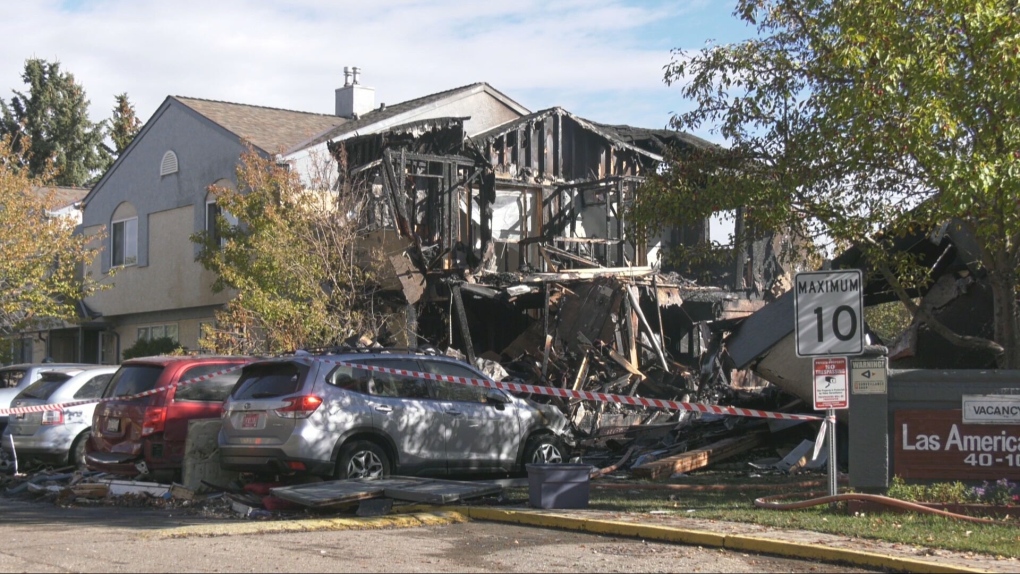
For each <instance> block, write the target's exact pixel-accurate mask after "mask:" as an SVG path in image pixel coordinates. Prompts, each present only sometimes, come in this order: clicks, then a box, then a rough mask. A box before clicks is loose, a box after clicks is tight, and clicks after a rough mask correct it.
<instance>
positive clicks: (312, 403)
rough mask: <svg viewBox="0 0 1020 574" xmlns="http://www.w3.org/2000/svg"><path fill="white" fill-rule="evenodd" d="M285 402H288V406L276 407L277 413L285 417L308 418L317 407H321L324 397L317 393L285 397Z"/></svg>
mask: <svg viewBox="0 0 1020 574" xmlns="http://www.w3.org/2000/svg"><path fill="white" fill-rule="evenodd" d="M283 402H285V403H287V406H285V407H283V408H279V409H276V410H275V412H276V414H277V415H279V416H281V417H283V418H285V419H306V418H308V417H309V416H310V415H311V414H312V413H313V412H315V409H317V408H319V405H321V404H322V398H321V397H317V396H315V395H305V396H303V397H294V398H292V399H284V400H283Z"/></svg>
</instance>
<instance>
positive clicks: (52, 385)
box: [17, 373, 71, 401]
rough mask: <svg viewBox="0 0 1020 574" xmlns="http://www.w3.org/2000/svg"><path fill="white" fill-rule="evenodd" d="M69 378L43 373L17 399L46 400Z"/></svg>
mask: <svg viewBox="0 0 1020 574" xmlns="http://www.w3.org/2000/svg"><path fill="white" fill-rule="evenodd" d="M70 378H71V376H70V375H67V374H64V373H43V374H42V377H41V378H40V379H39V380H38V381H36V382H34V383H32V384H31V385H28V387H27V388H26V389H25V390H23V391H21V392H20V393H19V394H18V397H17V398H19V399H40V400H44V401H45V400H47V399H49V398H50V395H52V394H53V391H56V390H57V389H59V388H60V385H63V384H64V382H65V381H67V379H70Z"/></svg>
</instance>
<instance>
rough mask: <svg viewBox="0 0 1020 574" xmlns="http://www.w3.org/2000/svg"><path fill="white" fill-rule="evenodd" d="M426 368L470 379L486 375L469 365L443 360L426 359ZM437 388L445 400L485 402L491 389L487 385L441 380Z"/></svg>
mask: <svg viewBox="0 0 1020 574" xmlns="http://www.w3.org/2000/svg"><path fill="white" fill-rule="evenodd" d="M425 370H426V371H428V372H429V373H432V374H434V375H444V376H449V377H465V378H469V379H483V378H485V377H483V376H481V375H479V374H478V373H476V372H474V371H472V370H471V369H469V368H467V367H462V366H460V365H455V364H453V363H447V362H442V361H425ZM436 390H437V391H438V392H439V398H440V399H441V400H444V401H465V402H470V403H484V402H485V401H486V398H485V397H486V395H487V394H488V393H489V390H488V389H486V388H485V387H475V386H472V385H465V384H461V383H448V382H446V381H439V382H437V383H436Z"/></svg>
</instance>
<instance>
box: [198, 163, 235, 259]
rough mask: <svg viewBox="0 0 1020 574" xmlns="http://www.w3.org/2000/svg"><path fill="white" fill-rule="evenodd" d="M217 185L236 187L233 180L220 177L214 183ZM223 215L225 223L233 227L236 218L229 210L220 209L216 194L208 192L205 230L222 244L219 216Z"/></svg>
mask: <svg viewBox="0 0 1020 574" xmlns="http://www.w3.org/2000/svg"><path fill="white" fill-rule="evenodd" d="M213 185H215V186H217V187H226V188H229V189H237V188H236V186H235V185H234V183H233V182H231V181H230V180H226V179H221V180H219V181H217V182H216V183H214V184H213ZM220 214H222V215H223V218H224V219H225V220H226V223H227V225H229V226H231V227H233V226H236V225H237V218H236V217H234V216H233V215H231V214H230V213H229V212H225V211H223V210H222V209H220V206H219V205H216V196H215V195H213V194H212V193H209V194H207V195H206V196H205V230H206V231H207V232H208V233H209V235H211V236H212V238H213V240H214V241H215V242H216V243H217V244H219V245H223V234H222V232H221V228H220V226H219V219H218V218H219V216H220Z"/></svg>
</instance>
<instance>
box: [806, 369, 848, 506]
mask: <svg viewBox="0 0 1020 574" xmlns="http://www.w3.org/2000/svg"><path fill="white" fill-rule="evenodd" d="M813 372H814V385H813V387H814V398H815V410H816V411H821V410H824V411H825V424H827V425H828V426H827V427H826V428H827V431H828V432H827V434H826V438H825V440H826V442H827V443H829V465H828V466H829V496H836V494H838V492H839V485H838V480H837V477H838V476H839V469H838V467H837V465H836V409H845V408H847V407H848V406H849V404H850V400H849V396H850V391H849V385H848V384H847V360H846V357H825V358H816V359H815V360H814V369H813Z"/></svg>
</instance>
